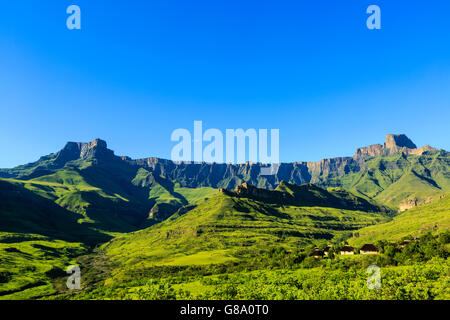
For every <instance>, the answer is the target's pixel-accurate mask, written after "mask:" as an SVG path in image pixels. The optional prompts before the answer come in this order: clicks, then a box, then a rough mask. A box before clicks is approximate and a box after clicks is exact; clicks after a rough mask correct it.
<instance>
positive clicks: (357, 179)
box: [321, 150, 450, 208]
mask: <svg viewBox="0 0 450 320" xmlns="http://www.w3.org/2000/svg"><path fill="white" fill-rule="evenodd" d="M321 184H323V185H335V186H340V187H342V188H344V189H346V190H350V191H353V192H355V193H357V194H359V195H362V196H365V197H367V198H371V199H375V200H378V201H380V202H381V203H384V204H386V205H389V206H391V207H393V208H398V207H399V205H400V204H401V203H402V202H404V201H406V200H408V199H415V200H417V201H418V202H421V201H424V200H426V199H427V198H428V197H430V196H432V197H438V196H440V195H442V194H444V193H446V192H448V191H450V158H449V153H448V152H446V151H443V150H442V151H439V152H437V151H436V152H425V153H423V154H422V155H405V154H403V153H398V154H393V155H389V156H380V157H375V158H372V159H369V160H368V161H367V162H365V164H364V169H363V170H361V171H359V172H356V173H348V174H345V175H343V176H339V177H334V178H332V179H330V180H328V181H324V182H323V183H321Z"/></svg>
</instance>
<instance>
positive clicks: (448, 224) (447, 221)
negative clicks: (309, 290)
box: [349, 195, 450, 245]
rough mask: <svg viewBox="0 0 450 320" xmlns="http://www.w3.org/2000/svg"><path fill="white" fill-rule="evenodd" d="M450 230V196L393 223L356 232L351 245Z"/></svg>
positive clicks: (411, 211) (397, 218) (422, 207)
mask: <svg viewBox="0 0 450 320" xmlns="http://www.w3.org/2000/svg"><path fill="white" fill-rule="evenodd" d="M446 230H450V195H447V196H445V197H444V198H442V199H440V200H437V201H435V202H432V203H428V204H426V205H423V206H420V207H415V208H412V209H410V210H408V211H405V212H403V213H401V214H400V215H398V216H397V217H395V218H394V219H393V220H392V221H390V222H387V223H383V224H379V225H374V226H369V227H366V228H362V229H360V230H358V231H356V232H354V237H353V238H352V239H350V240H349V242H350V243H351V244H355V245H359V244H363V243H375V242H376V241H378V240H400V239H402V238H406V237H414V236H420V235H421V234H424V233H426V232H429V231H431V232H433V233H435V234H437V233H439V232H443V231H446Z"/></svg>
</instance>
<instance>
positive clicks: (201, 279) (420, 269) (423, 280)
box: [55, 232, 450, 300]
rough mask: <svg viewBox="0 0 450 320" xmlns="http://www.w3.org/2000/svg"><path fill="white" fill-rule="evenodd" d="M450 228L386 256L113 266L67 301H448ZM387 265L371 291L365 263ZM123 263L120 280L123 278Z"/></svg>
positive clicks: (297, 254) (269, 256)
mask: <svg viewBox="0 0 450 320" xmlns="http://www.w3.org/2000/svg"><path fill="white" fill-rule="evenodd" d="M449 245H450V233H449V232H447V233H443V234H441V235H440V236H439V237H434V236H433V235H432V234H427V235H424V236H423V237H421V238H420V239H419V240H417V241H415V242H413V243H411V244H409V245H408V246H405V247H399V246H398V245H396V246H394V245H392V244H389V243H384V244H382V246H380V248H381V250H382V253H381V254H380V255H366V256H364V255H357V256H333V255H331V256H330V257H328V258H325V259H315V258H311V257H309V254H308V252H309V251H311V249H312V247H310V248H309V249H307V250H306V251H302V250H296V251H288V250H285V249H283V248H281V247H277V248H275V247H274V248H271V249H270V250H261V251H260V252H258V253H255V254H254V255H253V256H251V257H247V258H246V259H244V260H239V261H238V260H235V261H227V262H223V261H217V262H218V263H217V264H209V265H195V264H193V263H192V262H194V261H190V262H189V264H188V265H179V266H174V265H159V266H147V267H146V268H145V269H141V268H139V267H137V268H133V267H131V266H128V267H125V269H126V273H127V277H124V271H125V270H124V269H123V265H119V264H112V265H110V267H111V269H110V270H109V271H108V276H106V278H105V277H104V278H103V283H104V285H103V286H97V287H96V288H95V289H93V290H84V291H82V292H77V293H68V292H66V293H64V294H63V295H62V296H57V297H55V298H58V299H60V298H66V299H257V300H259V299H389V300H390V299H399V300H412V299H449V298H450V291H449V290H448V288H449V284H450V280H449V279H450V277H449V275H450V259H449V257H450V254H449V250H448V247H449ZM370 265H377V266H379V267H380V268H381V269H380V270H381V289H372V290H371V289H368V287H367V280H368V274H367V271H366V268H367V267H368V266H370ZM104 266H105V265H104ZM116 268H120V271H119V272H120V273H121V274H122V276H121V277H117V272H118V270H117V269H116Z"/></svg>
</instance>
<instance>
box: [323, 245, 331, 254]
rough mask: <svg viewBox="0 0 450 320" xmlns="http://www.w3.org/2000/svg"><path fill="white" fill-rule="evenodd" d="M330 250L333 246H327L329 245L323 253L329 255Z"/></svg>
mask: <svg viewBox="0 0 450 320" xmlns="http://www.w3.org/2000/svg"><path fill="white" fill-rule="evenodd" d="M330 250H331V246H327V247H326V248H325V249H324V250H323V254H324V255H325V256H328V253H329V252H330Z"/></svg>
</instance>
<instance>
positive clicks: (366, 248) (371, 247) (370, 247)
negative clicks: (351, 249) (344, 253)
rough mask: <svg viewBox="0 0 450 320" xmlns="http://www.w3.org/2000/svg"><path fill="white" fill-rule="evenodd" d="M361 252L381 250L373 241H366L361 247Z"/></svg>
mask: <svg viewBox="0 0 450 320" xmlns="http://www.w3.org/2000/svg"><path fill="white" fill-rule="evenodd" d="M359 253H360V254H379V253H380V250H378V248H377V247H375V246H374V245H373V244H371V243H366V244H365V245H363V246H362V247H361V249H359Z"/></svg>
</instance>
